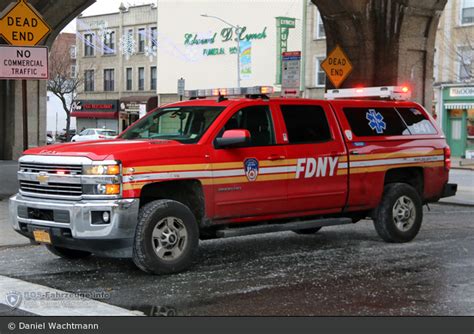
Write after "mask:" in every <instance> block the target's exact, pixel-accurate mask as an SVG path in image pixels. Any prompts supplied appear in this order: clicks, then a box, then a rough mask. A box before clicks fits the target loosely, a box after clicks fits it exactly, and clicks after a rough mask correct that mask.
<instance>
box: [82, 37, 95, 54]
mask: <svg viewBox="0 0 474 334" xmlns="http://www.w3.org/2000/svg"><path fill="white" fill-rule="evenodd" d="M84 56H85V57H92V56H94V35H93V34H85V35H84Z"/></svg>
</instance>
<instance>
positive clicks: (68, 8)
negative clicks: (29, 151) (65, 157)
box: [0, 0, 95, 160]
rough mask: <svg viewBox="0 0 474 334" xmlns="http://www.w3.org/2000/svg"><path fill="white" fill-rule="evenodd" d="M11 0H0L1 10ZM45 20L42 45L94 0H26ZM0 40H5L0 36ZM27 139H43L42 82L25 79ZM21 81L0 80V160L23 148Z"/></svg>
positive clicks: (15, 155)
mask: <svg viewBox="0 0 474 334" xmlns="http://www.w3.org/2000/svg"><path fill="white" fill-rule="evenodd" d="M11 2H13V1H11V0H0V11H3V9H4V8H6V7H7V6H8V5H9V4H10V3H11ZM28 2H29V3H31V4H32V5H33V6H34V7H35V8H36V9H37V10H38V11H39V12H40V13H41V14H42V15H43V17H44V18H45V20H46V21H47V22H48V23H49V25H50V26H51V28H52V29H53V32H52V33H51V34H50V35H49V36H48V37H47V38H46V39H45V41H44V43H43V44H44V45H47V46H51V45H52V43H53V41H54V39H55V38H56V36H57V35H58V34H59V33H60V32H61V30H62V29H63V28H64V27H65V26H66V25H67V24H68V23H69V22H71V21H72V20H73V19H74V18H75V17H76V16H78V15H79V14H80V13H81V12H82V11H83V10H84V9H86V8H87V7H89V6H90V5H92V4H93V3H94V2H95V0H61V1H50V0H29V1H28ZM0 44H6V43H5V42H4V41H3V40H1V39H0ZM27 91H28V112H29V114H28V128H29V134H28V141H29V145H30V146H39V145H44V143H45V139H46V82H44V81H28V86H27ZM21 96H22V95H21V82H20V81H12V80H0V160H12V159H17V158H18V157H19V156H20V154H21V152H22V151H23V120H22V100H21Z"/></svg>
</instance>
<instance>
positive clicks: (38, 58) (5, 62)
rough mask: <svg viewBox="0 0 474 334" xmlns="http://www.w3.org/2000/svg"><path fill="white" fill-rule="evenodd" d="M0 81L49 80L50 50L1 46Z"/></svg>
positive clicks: (39, 47) (40, 47)
mask: <svg viewBox="0 0 474 334" xmlns="http://www.w3.org/2000/svg"><path fill="white" fill-rule="evenodd" d="M0 79H11V80H26V79H31V80H48V48H47V47H46V46H35V47H20V46H5V45H2V46H0Z"/></svg>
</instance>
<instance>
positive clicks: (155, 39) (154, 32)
mask: <svg viewBox="0 0 474 334" xmlns="http://www.w3.org/2000/svg"><path fill="white" fill-rule="evenodd" d="M151 43H152V45H153V46H157V45H158V30H157V29H156V27H153V28H151Z"/></svg>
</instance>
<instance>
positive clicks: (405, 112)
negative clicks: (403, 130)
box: [397, 108, 437, 135]
mask: <svg viewBox="0 0 474 334" xmlns="http://www.w3.org/2000/svg"><path fill="white" fill-rule="evenodd" d="M397 110H398V112H399V113H400V116H402V118H403V120H404V121H405V123H406V125H407V126H408V130H410V134H412V135H434V134H437V131H436V129H435V127H434V126H433V124H431V122H430V121H429V120H428V119H427V118H426V116H425V115H424V114H423V113H422V112H421V111H420V110H418V109H416V108H397Z"/></svg>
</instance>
